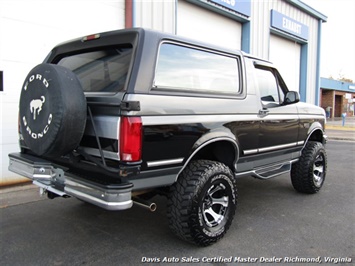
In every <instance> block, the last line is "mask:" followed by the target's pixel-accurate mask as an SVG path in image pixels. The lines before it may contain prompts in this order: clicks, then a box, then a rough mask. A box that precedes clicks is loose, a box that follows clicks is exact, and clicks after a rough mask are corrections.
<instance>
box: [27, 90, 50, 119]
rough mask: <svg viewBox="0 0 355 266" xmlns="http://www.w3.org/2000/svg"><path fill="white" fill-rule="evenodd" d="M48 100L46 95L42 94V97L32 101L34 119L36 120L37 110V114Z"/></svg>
mask: <svg viewBox="0 0 355 266" xmlns="http://www.w3.org/2000/svg"><path fill="white" fill-rule="evenodd" d="M45 101H46V98H44V96H41V99H34V100H32V101H31V102H30V110H31V113H33V120H36V112H37V115H39V113H40V112H41V111H42V105H43V103H44V102H45Z"/></svg>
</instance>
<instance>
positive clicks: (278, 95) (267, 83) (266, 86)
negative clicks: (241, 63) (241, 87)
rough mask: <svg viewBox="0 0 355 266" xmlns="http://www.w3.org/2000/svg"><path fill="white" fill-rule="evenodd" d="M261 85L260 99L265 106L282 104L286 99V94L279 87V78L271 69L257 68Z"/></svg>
mask: <svg viewBox="0 0 355 266" xmlns="http://www.w3.org/2000/svg"><path fill="white" fill-rule="evenodd" d="M256 73H257V79H258V84H259V91H260V99H261V101H262V102H263V104H264V105H268V104H271V103H274V104H277V105H278V104H281V103H282V102H283V99H284V92H283V91H282V89H281V87H280V86H279V83H278V80H277V78H276V77H275V76H274V74H273V72H272V71H271V69H262V68H256Z"/></svg>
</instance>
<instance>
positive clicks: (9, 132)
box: [0, 0, 125, 186]
mask: <svg viewBox="0 0 355 266" xmlns="http://www.w3.org/2000/svg"><path fill="white" fill-rule="evenodd" d="M124 9H125V6H124V1H121V0H97V1H85V2H84V1H79V0H72V1H59V0H52V1H25V0H17V1H1V0H0V36H1V41H0V71H3V78H4V80H3V83H4V91H3V92H0V186H2V185H9V184H13V183H17V182H22V181H24V180H28V179H24V178H21V177H19V176H18V175H15V174H14V173H12V172H9V171H8V170H7V167H8V156H7V154H8V153H10V152H16V151H18V150H19V146H18V133H17V131H18V130H17V119H18V114H17V113H18V106H19V103H18V101H19V96H20V92H21V87H22V84H23V81H24V80H25V78H26V75H27V73H28V72H29V71H30V69H31V68H33V67H34V66H36V65H37V64H39V63H41V62H42V61H43V59H44V58H45V56H46V55H47V54H48V53H49V51H50V50H51V49H52V48H53V46H55V45H56V44H58V43H60V42H63V41H66V40H68V39H72V38H77V37H80V36H83V35H86V34H93V33H97V32H102V31H108V30H116V29H119V28H123V27H124Z"/></svg>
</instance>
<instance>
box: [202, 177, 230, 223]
mask: <svg viewBox="0 0 355 266" xmlns="http://www.w3.org/2000/svg"><path fill="white" fill-rule="evenodd" d="M228 205H229V197H228V194H227V190H226V187H225V186H224V185H223V184H222V183H219V184H217V185H216V184H213V185H212V186H211V187H210V188H209V189H208V191H207V192H206V195H205V197H204V200H203V202H202V215H203V219H204V222H205V223H206V225H207V226H208V227H215V226H218V225H219V224H221V222H222V221H223V220H224V219H225V215H226V213H227V211H228Z"/></svg>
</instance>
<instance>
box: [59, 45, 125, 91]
mask: <svg viewBox="0 0 355 266" xmlns="http://www.w3.org/2000/svg"><path fill="white" fill-rule="evenodd" d="M131 59H132V46H130V45H126V46H124V47H109V48H101V49H99V50H96V51H90V52H85V53H79V54H75V55H70V56H66V57H63V58H62V59H61V60H59V62H58V65H60V66H64V67H66V68H69V69H70V70H72V71H73V72H74V73H75V74H76V75H77V76H78V78H79V80H80V81H81V84H82V86H83V90H84V92H94V93H97V92H104V93H105V92H106V93H116V92H120V91H124V89H125V83H126V78H127V74H128V70H129V66H130V62H131Z"/></svg>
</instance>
